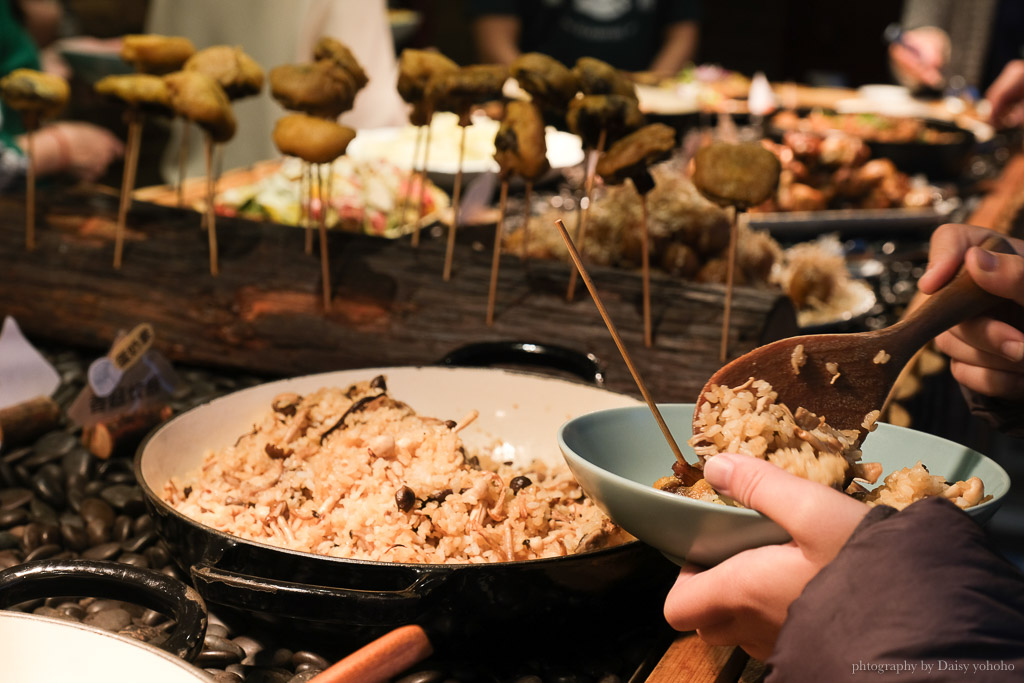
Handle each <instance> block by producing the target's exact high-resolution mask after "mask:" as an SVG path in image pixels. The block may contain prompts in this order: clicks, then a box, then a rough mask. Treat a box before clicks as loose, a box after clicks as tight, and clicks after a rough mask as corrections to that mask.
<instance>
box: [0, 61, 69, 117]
mask: <svg viewBox="0 0 1024 683" xmlns="http://www.w3.org/2000/svg"><path fill="white" fill-rule="evenodd" d="M70 92H71V90H70V88H68V83H67V81H65V80H64V79H63V78H61V77H60V76H55V75H53V74H48V73H44V72H42V71H36V70H35V69H15V70H14V71H12V72H11V73H9V74H7V75H6V76H4V77H3V78H0V97H3V100H4V102H6V103H7V105H8V106H9V107H10V108H11V109H13V110H15V111H17V112H20V113H21V114H22V115H24V116H25V117H26V118H27V119H32V121H31V122H30V121H26V125H29V124H30V123H31V124H33V125H34V124H38V122H39V120H40V119H48V118H50V117H52V116H56V115H57V114H58V113H60V110H61V109H63V108H64V106H65V105H66V104H67V103H68V96H69V95H70Z"/></svg>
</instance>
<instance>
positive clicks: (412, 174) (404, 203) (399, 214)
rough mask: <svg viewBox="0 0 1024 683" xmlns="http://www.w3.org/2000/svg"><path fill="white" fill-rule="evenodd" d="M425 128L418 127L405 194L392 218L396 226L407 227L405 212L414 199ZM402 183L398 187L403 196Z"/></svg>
mask: <svg viewBox="0 0 1024 683" xmlns="http://www.w3.org/2000/svg"><path fill="white" fill-rule="evenodd" d="M423 135H424V131H423V126H416V140H415V141H414V142H413V144H412V164H411V165H410V166H409V173H408V175H406V176H405V194H403V195H402V196H401V201H396V202H395V214H394V215H393V216H392V217H391V218H392V221H393V222H394V224H395V225H396V226H399V227H401V226H403V225H405V212H406V210H407V209H408V208H409V199H410V198H411V197H412V188H413V184H414V180H415V178H416V162H417V161H419V160H420V143H422V142H423ZM401 189H402V186H401V183H400V184H399V186H398V190H399V194H401Z"/></svg>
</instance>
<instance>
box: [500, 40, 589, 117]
mask: <svg viewBox="0 0 1024 683" xmlns="http://www.w3.org/2000/svg"><path fill="white" fill-rule="evenodd" d="M509 72H510V73H511V75H512V78H514V79H516V81H517V82H518V83H519V87H521V88H522V89H523V90H525V91H526V92H528V93H529V94H530V97H531V98H533V101H534V102H536V103H537V104H539V105H540V106H541V107H542V108H562V107H565V106H566V105H567V104H568V103H569V100H571V99H572V98H573V97H575V96H576V93H577V91H579V89H580V83H579V79H578V78H577V77H576V74H575V73H573V72H572V71H571V70H570V69H569V68H568V67H566V66H565V65H564V64H562V63H561V62H560V61H558V60H557V59H554V58H552V57H549V56H547V55H545V54H541V53H539V52H528V53H526V54H523V55H519V57H517V58H516V59H515V61H513V62H512V64H511V65H509Z"/></svg>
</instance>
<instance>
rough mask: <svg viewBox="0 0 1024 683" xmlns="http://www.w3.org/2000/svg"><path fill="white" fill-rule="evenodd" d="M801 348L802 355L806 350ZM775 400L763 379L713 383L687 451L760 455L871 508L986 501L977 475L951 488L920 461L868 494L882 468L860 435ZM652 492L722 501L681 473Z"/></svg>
mask: <svg viewBox="0 0 1024 683" xmlns="http://www.w3.org/2000/svg"><path fill="white" fill-rule="evenodd" d="M800 351H801V354H802V351H803V349H800ZM795 356H796V351H794V357H795ZM829 365H835V364H834V363H829ZM829 372H832V373H835V374H836V376H838V374H839V373H838V366H836V367H834V368H829ZM833 381H834V378H833ZM777 399H778V393H777V392H775V391H774V390H773V389H772V386H771V384H769V383H768V382H766V381H764V380H755V379H754V378H750V379H748V380H747V381H746V382H745V383H743V384H742V385H741V386H738V387H735V388H731V387H726V386H720V385H711V387H710V388H709V389H708V390H707V391H706V392H705V393H704V402H703V403H701V404H700V408H699V413H698V414H697V416H696V418H695V420H694V427H695V433H694V435H693V436H692V437H691V438H690V440H689V444H690V446H692V447H693V450H694V452H695V453H696V454H697V456H698V457H699V458H700V459H701V460H702V461H704V460H707V459H708V458H711V457H714V456H715V455H717V454H719V453H740V454H743V455H749V456H752V457H755V458H761V459H762V460H767V461H768V462H771V463H773V464H775V465H777V466H779V467H781V468H782V469H784V470H786V471H788V472H790V473H792V474H795V475H797V476H799V477H803V478H804V479H809V480H811V481H816V482H818V483H821V484H825V485H826V486H831V487H833V488H837V489H840V490H845V491H846V492H847V493H850V494H851V495H854V496H855V497H857V498H858V499H860V500H863V501H865V502H866V503H868V504H869V505H890V506H892V507H895V508H897V509H903V508H904V507H906V506H907V505H909V504H910V503H912V502H914V501H916V500H920V499H921V498H924V497H926V496H936V495H941V496H943V497H945V498H948V499H949V500H951V501H953V502H954V503H955V504H956V505H957V506H958V507H961V508H968V507H971V506H973V505H977V504H979V503H981V502H984V501H985V500H986V498H985V489H984V485H983V483H982V481H981V480H980V479H979V478H978V477H971V478H970V479H968V480H967V481H965V482H964V481H958V482H956V483H954V484H949V483H947V482H946V481H945V480H944V479H943V478H942V477H939V476H935V475H931V474H929V472H928V470H927V469H926V468H925V467H924V465H922V464H921V463H920V462H919V463H918V464H917V465H916V466H915V467H913V468H909V467H907V468H903V469H902V470H899V471H897V472H893V473H892V474H890V475H889V476H888V477H886V478H885V482H884V483H883V484H882V485H881V486H879V487H877V488H876V489H875V490H873V491H868V490H867V489H866V488H864V486H863V484H865V483H866V484H874V483H875V482H876V481H878V478H879V477H880V476H881V475H882V466H881V465H880V464H879V463H872V462H862V461H861V455H862V453H861V450H860V448H858V447H857V445H856V444H857V442H858V438H859V437H860V431H859V430H855V429H854V430H837V429H834V428H832V427H830V426H829V425H828V424H826V423H825V420H824V418H823V417H818V416H817V415H815V414H814V413H812V412H810V411H808V410H805V409H804V408H802V407H801V408H797V409H796V411H795V412H792V411H790V409H789V408H788V407H787V406H786V405H785V404H782V403H778V402H777ZM879 416H880V411H878V410H873V411H871V412H870V413H868V414H867V415H865V416H864V421H863V422H862V424H861V427H862V429H863V430H864V431H865V432H873V431H874V430H875V429H876V428H877V426H878V425H877V421H878V418H879ZM673 469H675V468H673ZM654 487H655V488H658V489H661V490H665V491H670V492H673V493H678V494H680V495H684V496H686V497H689V498H694V499H697V500H703V501H708V502H714V503H722V502H723V501H722V500H721V499H720V497H719V496H718V493H717V492H716V491H715V490H714V489H713V488H712V487H711V486H710V485H708V483H707V482H706V481H705V480H703V479H701V480H700V481H699V482H697V484H695V485H694V486H692V487H688V486H684V485H683V483H682V480H681V478H680V477H678V476H670V477H662V478H661V479H659V480H658V481H656V482H655V483H654Z"/></svg>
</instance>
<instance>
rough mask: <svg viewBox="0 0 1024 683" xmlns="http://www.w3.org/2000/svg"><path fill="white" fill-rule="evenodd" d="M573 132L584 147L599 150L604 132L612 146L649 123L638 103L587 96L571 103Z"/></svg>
mask: <svg viewBox="0 0 1024 683" xmlns="http://www.w3.org/2000/svg"><path fill="white" fill-rule="evenodd" d="M566 121H567V122H568V124H569V130H570V131H572V132H573V133H575V134H576V135H579V136H580V138H582V139H583V146H584V147H587V148H589V149H595V148H597V146H598V144H597V142H598V140H599V139H600V137H601V131H604V132H605V135H606V136H607V139H606V143H607V144H611V143H613V142H615V141H616V140H618V139H619V138H621V137H622V136H624V135H626V134H628V133H630V132H632V131H634V130H636V129H637V128H640V127H641V126H643V125H644V123H646V119H645V118H644V115H643V114H642V113H641V112H640V108H639V107H638V106H637V102H636V100H634V99H632V98H629V97H623V96H622V95H585V96H583V97H578V98H576V99H574V100H572V101H571V102H570V103H569V112H568V113H567V114H566Z"/></svg>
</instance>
